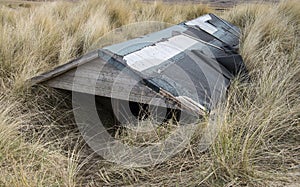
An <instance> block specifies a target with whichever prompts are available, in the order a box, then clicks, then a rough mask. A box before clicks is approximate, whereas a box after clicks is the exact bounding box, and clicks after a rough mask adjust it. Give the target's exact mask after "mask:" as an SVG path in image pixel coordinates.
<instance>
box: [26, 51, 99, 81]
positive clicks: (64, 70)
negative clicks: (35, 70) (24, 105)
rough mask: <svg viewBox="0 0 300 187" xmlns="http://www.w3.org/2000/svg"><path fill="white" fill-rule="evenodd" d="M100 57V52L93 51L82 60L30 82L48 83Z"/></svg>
mask: <svg viewBox="0 0 300 187" xmlns="http://www.w3.org/2000/svg"><path fill="white" fill-rule="evenodd" d="M97 57H98V50H96V51H92V52H90V53H88V54H86V55H84V56H82V57H80V58H77V59H75V60H72V61H70V62H68V63H66V64H64V65H61V66H58V67H56V68H54V69H53V70H50V71H48V72H46V73H43V74H41V75H38V76H36V77H33V78H32V79H31V80H30V82H31V84H38V83H42V82H44V81H47V80H49V79H52V78H54V77H57V76H59V75H61V74H63V73H65V72H67V71H70V70H72V69H74V68H76V67H78V66H80V65H82V64H84V63H87V62H89V61H91V60H94V59H96V58H97Z"/></svg>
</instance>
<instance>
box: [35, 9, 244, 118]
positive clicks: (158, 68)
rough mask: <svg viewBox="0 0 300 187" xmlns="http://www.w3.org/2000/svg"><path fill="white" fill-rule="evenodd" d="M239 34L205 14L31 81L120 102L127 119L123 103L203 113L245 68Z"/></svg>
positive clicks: (97, 52)
mask: <svg viewBox="0 0 300 187" xmlns="http://www.w3.org/2000/svg"><path fill="white" fill-rule="evenodd" d="M239 36H240V30H239V29H238V28H237V27H236V26H234V25H232V24H230V23H229V22H227V21H225V20H223V19H221V18H219V17H217V16H215V15H213V14H207V15H204V16H201V17H199V18H197V19H194V20H191V21H186V22H183V23H180V24H178V25H175V26H172V27H169V28H167V29H164V30H161V31H158V32H154V33H151V34H148V35H145V36H142V37H139V38H135V39H132V40H129V41H126V42H122V43H118V44H114V45H111V46H108V47H104V48H102V49H98V50H95V51H92V52H90V53H88V54H86V55H84V56H82V57H80V58H78V59H75V60H73V61H71V62H68V63H66V64H64V65H62V66H59V67H56V68H55V69H53V70H51V71H49V72H45V73H43V74H41V75H38V76H36V77H34V78H32V79H31V81H32V83H33V84H45V85H47V86H50V87H53V88H58V89H63V90H68V91H72V92H73V93H84V94H89V95H95V96H99V97H105V98H111V99H112V100H114V101H119V102H117V103H118V111H117V112H116V111H115V114H116V113H117V115H122V116H123V118H124V119H127V118H128V116H126V114H123V113H124V108H125V109H126V108H128V109H129V111H131V112H132V111H133V110H132V108H134V106H142V108H143V109H145V108H147V107H144V106H149V105H151V106H157V107H161V108H168V109H177V110H180V111H188V112H190V113H194V114H196V115H205V114H207V113H209V112H210V111H211V110H213V109H214V107H216V105H217V104H218V103H219V102H220V101H222V100H223V99H224V97H225V96H226V90H227V88H228V87H229V85H230V81H231V80H232V79H233V78H234V77H235V76H237V75H238V74H239V73H245V72H246V68H245V66H244V63H243V60H242V58H241V56H240V55H239V54H238V50H239ZM121 101H126V102H121ZM120 103H121V104H120ZM120 105H122V106H121V107H120ZM124 115H125V116H124ZM127 120H128V119H127Z"/></svg>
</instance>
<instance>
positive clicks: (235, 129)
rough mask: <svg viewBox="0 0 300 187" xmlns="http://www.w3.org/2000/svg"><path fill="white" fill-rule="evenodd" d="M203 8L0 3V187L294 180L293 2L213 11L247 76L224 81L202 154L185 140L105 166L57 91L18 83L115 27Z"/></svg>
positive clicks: (174, 19) (296, 17) (296, 77)
mask: <svg viewBox="0 0 300 187" xmlns="http://www.w3.org/2000/svg"><path fill="white" fill-rule="evenodd" d="M209 11H211V9H209V8H208V7H205V6H203V5H170V4H168V5H164V4H162V3H154V4H142V3H139V2H137V1H119V0H117V1H115V0H113V1H82V2H78V3H71V2H53V3H45V4H42V5H39V6H34V7H32V8H22V7H20V8H16V9H15V8H9V7H6V6H3V7H1V8H0V36H1V37H0V186H75V185H82V184H90V185H91V186H94V185H96V184H98V185H99V184H102V185H117V186H119V185H129V184H144V183H147V184H154V185H171V186H174V185H179V186H182V185H185V186H194V185H202V186H212V185H213V186H226V185H228V186H230V185H234V186H238V185H245V184H248V185H250V186H261V185H262V184H263V183H267V184H268V185H284V184H286V183H292V184H297V183H299V182H300V181H299V180H298V181H297V180H296V179H297V173H298V175H299V165H300V155H299V152H300V150H299V142H300V137H299V136H300V132H299V131H300V121H299V118H300V97H299V95H300V85H299V83H300V82H299V81H300V60H299V58H300V57H299V56H300V49H299V26H300V5H299V3H298V2H297V1H285V2H283V3H281V4H279V5H263V6H260V5H240V6H237V7H235V8H233V9H232V10H230V11H228V12H225V13H222V14H221V16H222V17H224V18H225V19H227V20H229V21H231V22H232V23H234V24H236V25H238V26H240V27H241V29H242V32H243V35H242V39H241V54H242V56H243V58H244V60H245V63H246V65H247V67H248V69H249V73H250V76H251V79H250V81H249V82H247V83H241V82H239V81H238V80H236V81H234V82H233V84H232V86H231V89H230V91H229V93H228V100H227V101H226V102H227V103H225V105H224V108H223V109H222V110H221V111H222V115H221V116H222V119H224V120H222V121H221V122H220V124H218V125H219V127H220V128H221V130H220V132H219V134H218V137H217V138H216V140H215V142H214V143H213V145H212V146H211V147H210V149H209V150H208V151H206V152H205V153H198V152H197V149H196V147H197V137H195V138H194V140H193V141H192V142H191V144H190V146H188V147H187V148H186V149H185V150H183V151H182V152H181V153H180V154H178V155H176V156H175V157H173V158H171V159H170V160H168V161H166V162H164V163H162V164H159V165H156V166H153V167H145V168H137V169H131V168H122V167H119V166H117V165H114V164H112V163H107V162H105V161H103V160H101V159H100V158H98V157H96V156H93V155H90V153H91V152H90V150H89V149H88V148H86V146H84V143H83V142H82V140H81V139H80V135H79V133H78V131H77V130H76V125H74V120H73V119H72V112H71V106H70V103H69V101H68V99H69V98H68V96H67V95H65V94H63V93H57V92H56V91H55V90H50V89H47V88H38V89H34V90H32V89H31V88H29V87H28V85H27V84H26V80H27V79H28V78H31V77H33V76H35V75H37V74H39V73H41V72H44V71H46V70H48V69H50V68H52V67H54V66H56V65H57V64H62V63H65V62H66V61H68V60H69V59H72V58H75V57H78V56H80V55H82V54H84V53H85V52H87V51H88V50H89V49H91V48H93V46H97V45H98V43H97V42H98V41H99V38H101V36H103V35H104V34H105V33H107V32H109V31H110V30H112V29H114V28H117V27H119V26H122V25H126V24H129V23H134V22H138V21H147V20H152V21H164V22H169V23H178V22H181V21H184V20H187V19H191V18H195V17H198V16H200V15H201V14H204V13H207V12H209ZM125 134H126V133H125ZM129 138H131V137H129ZM298 177H299V176H298Z"/></svg>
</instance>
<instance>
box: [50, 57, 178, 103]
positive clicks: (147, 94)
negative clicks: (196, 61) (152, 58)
mask: <svg viewBox="0 0 300 187" xmlns="http://www.w3.org/2000/svg"><path fill="white" fill-rule="evenodd" d="M44 84H46V85H48V86H50V87H53V88H59V89H64V90H69V91H75V92H80V93H87V94H93V95H97V96H104V97H110V98H113V99H121V100H128V101H133V102H140V103H146V104H153V105H156V106H162V107H166V103H167V105H168V106H169V107H172V108H175V106H174V104H173V103H172V102H171V101H168V100H166V99H165V98H163V97H162V96H161V95H159V94H157V93H156V92H154V91H153V90H151V89H150V88H148V87H147V86H145V85H143V84H141V83H139V82H138V81H137V80H135V79H134V78H133V77H132V76H130V75H128V74H127V73H126V72H125V73H124V72H121V71H120V70H118V69H116V68H114V67H113V66H112V65H109V64H107V63H106V62H103V61H102V60H101V59H99V58H96V59H94V60H91V61H90V62H89V63H85V64H82V65H81V66H80V67H78V68H73V69H72V70H69V71H67V72H64V73H63V74H61V75H59V76H56V77H54V78H51V79H49V80H48V81H45V82H44Z"/></svg>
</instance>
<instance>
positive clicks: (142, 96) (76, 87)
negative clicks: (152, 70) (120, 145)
mask: <svg viewBox="0 0 300 187" xmlns="http://www.w3.org/2000/svg"><path fill="white" fill-rule="evenodd" d="M48 85H49V86H51V87H53V88H59V89H64V90H72V91H74V92H80V93H86V94H91V95H97V96H104V97H109V98H113V99H120V100H128V101H133V102H139V103H145V104H153V105H156V106H161V107H166V106H168V107H169V108H176V107H175V106H174V104H173V103H171V102H170V101H168V100H165V99H164V98H162V97H161V96H160V95H158V94H155V93H152V94H151V95H149V93H151V92H149V90H141V91H139V92H138V91H137V90H135V89H133V90H132V91H131V92H130V93H127V94H128V95H127V94H124V93H123V92H120V91H119V90H121V88H119V89H117V90H108V89H106V88H105V87H106V86H105V87H104V86H101V87H98V86H96V87H94V88H93V87H92V86H90V85H83V84H78V83H77V84H73V83H70V82H63V81H50V82H49V83H48ZM103 87H104V89H103ZM145 88H147V87H145ZM147 89H148V88H147ZM150 91H151V90H150ZM153 101H155V103H153Z"/></svg>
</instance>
